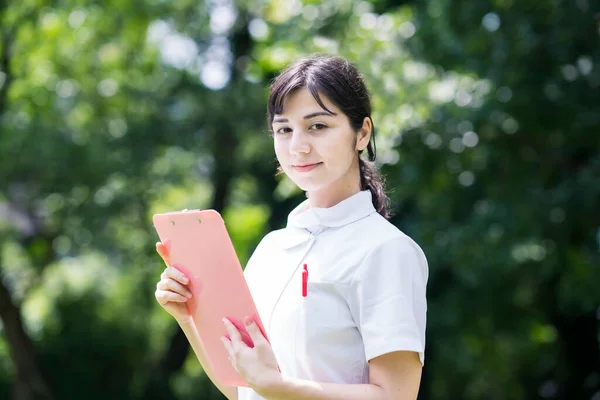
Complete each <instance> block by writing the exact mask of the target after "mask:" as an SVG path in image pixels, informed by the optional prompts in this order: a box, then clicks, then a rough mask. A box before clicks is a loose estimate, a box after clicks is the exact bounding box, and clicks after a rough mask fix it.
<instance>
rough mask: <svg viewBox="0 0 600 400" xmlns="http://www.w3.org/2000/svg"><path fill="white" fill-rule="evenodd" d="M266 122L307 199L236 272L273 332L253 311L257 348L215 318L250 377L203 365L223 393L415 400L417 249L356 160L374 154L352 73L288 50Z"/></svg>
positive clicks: (171, 300)
mask: <svg viewBox="0 0 600 400" xmlns="http://www.w3.org/2000/svg"><path fill="white" fill-rule="evenodd" d="M268 122H269V125H270V127H271V130H272V132H273V144H274V147H275V154H276V156H277V160H278V161H279V165H280V170H281V171H283V173H285V174H286V175H287V176H288V177H289V178H290V179H291V180H292V181H293V182H294V183H295V184H296V185H298V187H300V188H301V189H302V190H304V191H306V194H307V197H308V199H307V200H306V201H304V202H303V203H302V204H300V205H299V206H298V207H297V208H296V209H295V210H293V211H292V212H291V213H290V215H289V217H288V221H287V226H286V227H285V228H284V229H281V230H277V231H274V232H271V233H269V234H268V235H267V236H265V237H264V238H263V239H262V241H261V242H260V244H259V245H258V247H257V248H256V250H255V252H254V253H253V254H252V257H251V258H250V260H249V262H248V265H247V266H246V268H245V271H244V275H245V277H246V280H247V282H248V286H249V287H250V291H251V293H252V296H253V298H254V300H255V303H256V306H257V308H258V312H259V314H260V316H261V319H262V321H263V323H264V326H265V330H266V333H267V337H268V338H269V339H270V344H269V342H267V340H266V339H265V338H264V336H263V335H262V334H261V332H260V330H259V329H258V327H257V326H256V324H255V323H254V322H253V321H252V320H251V319H249V318H247V319H246V324H247V329H248V331H249V333H250V335H251V337H252V339H253V341H254V343H255V347H254V348H250V347H248V346H246V345H245V344H244V342H243V341H242V340H241V336H240V334H239V332H238V331H237V328H235V327H234V326H233V325H232V324H231V323H230V322H229V321H227V320H224V324H225V327H226V329H227V331H228V333H229V336H230V338H231V340H228V339H225V338H223V344H224V346H225V347H226V349H227V351H228V352H229V355H230V361H231V363H232V364H233V366H234V367H235V368H236V369H237V371H239V373H240V374H241V375H242V376H243V377H244V379H245V380H246V381H247V382H248V384H249V386H250V387H249V388H241V387H240V388H232V387H224V386H222V385H220V383H219V382H216V381H215V379H213V378H212V373H211V371H210V370H208V371H206V372H207V374H208V376H209V377H210V378H211V379H212V380H213V382H214V383H215V385H217V386H218V387H219V389H220V390H221V391H222V392H223V393H224V394H225V395H226V396H227V397H228V398H229V399H239V400H251V399H252V400H255V399H285V400H295V399H331V400H333V399H339V400H363V399H364V400H366V399H370V400H374V399H375V400H379V399H381V400H392V399H394V400H397V399H416V397H417V393H418V390H419V384H420V380H421V370H422V366H423V363H424V351H425V320H426V309H427V303H426V297H425V292H426V290H425V289H426V283H427V277H428V267H427V261H426V258H425V256H424V254H423V252H422V251H421V249H420V247H419V246H418V245H417V244H416V243H415V242H414V241H413V240H411V239H410V238H409V237H408V236H406V235H405V234H403V233H402V232H401V231H400V230H398V229H397V228H396V227H395V226H393V225H392V224H391V223H390V222H388V221H387V218H388V217H389V210H388V199H387V197H386V195H385V192H384V187H383V184H382V182H381V180H380V179H379V177H378V175H377V173H376V172H375V170H374V169H373V167H371V166H370V164H368V163H367V162H366V161H364V160H363V159H362V158H361V154H362V153H363V151H364V150H366V151H367V153H368V156H369V160H370V161H374V160H375V155H376V154H375V142H374V137H373V134H374V129H373V121H372V120H371V105H370V100H369V95H368V93H367V89H366V87H365V84H364V81H363V79H362V77H361V75H360V73H359V72H358V71H357V70H356V69H355V68H354V67H353V66H352V65H351V64H350V63H348V62H347V61H345V60H343V59H341V58H336V57H310V58H306V59H302V60H300V61H298V62H296V63H295V64H293V65H291V66H290V67H288V68H287V69H286V70H285V71H283V72H282V73H281V74H280V75H279V76H278V77H277V78H276V79H275V81H274V83H273V85H272V88H271V93H270V96H269V100H268ZM157 250H158V252H159V254H161V256H162V257H163V258H164V259H165V262H166V264H167V268H166V269H165V271H164V272H163V273H162V275H161V280H160V282H158V284H157V290H156V299H157V301H158V302H159V303H160V304H161V305H162V306H163V307H164V308H165V309H166V310H167V311H168V312H169V313H171V314H172V315H173V316H174V317H175V318H176V319H177V321H178V323H179V324H180V326H181V327H182V329H183V330H184V332H186V335H187V337H188V339H189V340H190V343H191V344H192V347H193V349H194V351H195V352H196V355H197V356H198V358H199V359H200V362H201V363H202V364H203V365H206V363H204V362H203V361H204V358H203V357H204V355H203V350H202V348H201V346H200V345H199V343H196V341H195V339H194V335H193V334H192V333H193V329H194V328H193V325H191V324H190V321H189V317H188V316H187V313H186V311H185V302H186V301H187V299H188V298H189V296H191V295H190V293H189V291H188V290H187V288H186V284H187V283H188V282H187V280H186V279H185V276H183V275H182V274H181V273H180V272H179V271H178V270H177V269H175V268H171V267H169V266H168V254H166V251H165V248H164V246H162V245H161V244H160V243H158V244H157ZM305 271H308V277H307V278H306V274H307V273H306V272H305ZM303 279H304V280H306V284H305V283H304V281H303Z"/></svg>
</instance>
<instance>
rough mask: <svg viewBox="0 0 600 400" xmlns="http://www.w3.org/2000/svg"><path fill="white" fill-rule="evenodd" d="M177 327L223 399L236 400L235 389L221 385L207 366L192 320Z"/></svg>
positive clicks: (180, 323)
mask: <svg viewBox="0 0 600 400" xmlns="http://www.w3.org/2000/svg"><path fill="white" fill-rule="evenodd" d="M179 326H180V327H181V330H183V333H184V334H185V336H186V337H187V339H188V341H189V342H190V345H191V346H192V349H193V350H194V353H195V354H196V357H197V358H198V361H200V364H201V365H202V368H203V369H204V372H206V375H207V376H208V377H209V378H210V380H211V381H212V383H213V384H214V385H215V386H216V387H217V388H218V389H219V390H220V391H221V393H223V395H224V396H225V397H227V399H229V400H237V398H238V393H237V387H236V386H226V385H222V384H221V383H220V382H219V381H218V380H217V379H216V378H215V375H214V373H213V371H212V370H211V369H210V367H209V366H208V361H207V359H206V353H205V352H204V347H202V343H200V339H199V338H198V331H197V330H196V327H195V326H194V323H193V320H191V319H190V320H188V321H187V322H179Z"/></svg>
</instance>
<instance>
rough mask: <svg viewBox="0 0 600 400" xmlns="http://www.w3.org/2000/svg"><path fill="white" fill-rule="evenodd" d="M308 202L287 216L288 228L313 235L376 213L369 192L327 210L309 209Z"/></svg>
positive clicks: (356, 195)
mask: <svg viewBox="0 0 600 400" xmlns="http://www.w3.org/2000/svg"><path fill="white" fill-rule="evenodd" d="M309 201H310V200H308V199H307V200H305V201H304V202H302V203H301V204H300V205H299V206H298V207H296V208H295V209H294V210H293V211H292V212H291V213H290V214H289V216H288V223H287V227H288V228H300V229H306V230H308V231H310V232H313V233H315V232H318V231H321V230H323V229H325V228H338V227H341V226H344V225H348V224H351V223H352V222H356V221H358V220H360V219H363V218H365V217H367V216H369V215H371V214H373V213H374V212H376V210H375V207H374V206H373V198H372V196H371V192H370V191H369V190H363V191H361V192H358V193H356V194H354V195H352V196H350V197H348V198H347V199H345V200H343V201H341V202H339V203H338V204H336V205H334V206H333V207H329V208H320V207H310V202H309Z"/></svg>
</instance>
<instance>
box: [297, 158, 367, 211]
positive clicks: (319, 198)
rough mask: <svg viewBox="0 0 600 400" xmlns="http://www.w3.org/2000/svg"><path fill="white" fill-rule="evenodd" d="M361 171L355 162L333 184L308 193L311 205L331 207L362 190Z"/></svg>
mask: <svg viewBox="0 0 600 400" xmlns="http://www.w3.org/2000/svg"><path fill="white" fill-rule="evenodd" d="M360 190H361V188H360V171H359V168H358V163H353V165H352V167H351V168H350V170H349V171H348V173H347V174H346V175H345V176H343V177H342V178H340V179H338V180H337V181H335V182H333V183H332V184H331V185H329V186H327V187H325V188H323V189H320V190H314V191H310V192H307V193H306V196H307V197H308V201H309V204H310V206H311V207H317V208H329V207H333V206H335V205H336V204H338V203H340V202H341V201H344V200H346V199H347V198H349V197H351V196H354V195H355V194H357V193H358V192H360Z"/></svg>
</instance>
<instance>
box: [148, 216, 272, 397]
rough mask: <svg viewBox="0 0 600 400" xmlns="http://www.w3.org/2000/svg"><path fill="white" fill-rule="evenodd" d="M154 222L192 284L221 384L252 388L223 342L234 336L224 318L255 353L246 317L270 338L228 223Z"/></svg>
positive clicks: (195, 313) (198, 320)
mask: <svg viewBox="0 0 600 400" xmlns="http://www.w3.org/2000/svg"><path fill="white" fill-rule="evenodd" d="M152 219H153V222H154V228H155V229H156V232H157V233H158V236H159V238H160V240H161V242H162V243H164V244H165V245H166V246H167V248H168V249H169V255H170V260H171V265H172V266H173V267H175V268H177V269H179V270H180V271H181V272H183V273H184V274H185V275H186V276H187V277H188V278H189V280H190V283H189V285H188V287H189V289H190V291H191V292H192V298H191V299H189V300H188V301H187V303H186V304H187V307H188V311H189V313H190V315H191V316H192V319H193V320H194V324H195V325H196V329H197V330H198V335H199V336H200V342H201V343H202V345H203V347H204V350H205V352H206V357H207V360H208V362H209V364H210V368H211V369H212V370H213V371H214V373H215V376H216V379H218V380H219V382H221V383H222V384H225V385H231V386H246V387H247V386H248V384H247V383H246V381H245V380H244V379H243V378H242V377H241V376H240V374H239V373H238V372H237V371H236V370H235V369H234V368H233V367H232V366H231V363H230V362H229V360H228V359H227V357H228V356H229V355H228V353H227V351H226V350H225V348H224V346H223V343H222V342H221V337H222V336H228V335H227V331H226V330H225V327H224V325H223V318H229V319H230V320H231V321H232V322H233V323H234V325H236V326H237V327H238V329H239V330H240V331H241V333H242V338H243V340H244V342H245V343H246V344H247V345H249V346H250V347H253V346H254V345H253V343H252V340H251V339H250V336H249V335H248V333H247V331H246V329H245V327H244V324H243V320H244V318H245V317H246V316H252V317H253V318H254V321H256V323H257V325H258V327H259V328H260V330H261V331H262V333H263V335H265V337H266V333H265V329H264V326H263V323H262V321H261V319H260V316H259V315H258V312H257V311H256V305H255V303H254V300H253V299H252V296H251V294H250V290H249V289H248V285H247V284H246V280H245V278H244V274H243V271H242V267H241V265H240V261H239V259H238V257H237V254H236V253H235V249H234V247H233V243H232V242H231V238H230V237H229V234H228V232H227V229H226V227H225V223H224V221H223V218H221V215H220V214H219V213H218V212H217V211H214V210H202V211H199V210H190V211H178V212H170V213H166V214H155V215H154V216H153V218H152ZM267 340H268V339H267Z"/></svg>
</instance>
